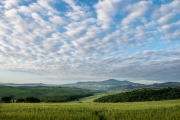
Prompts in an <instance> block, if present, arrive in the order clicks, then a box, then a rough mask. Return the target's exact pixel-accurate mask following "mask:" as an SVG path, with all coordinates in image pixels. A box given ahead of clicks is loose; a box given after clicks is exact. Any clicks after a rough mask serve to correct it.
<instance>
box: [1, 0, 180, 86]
mask: <svg viewBox="0 0 180 120" xmlns="http://www.w3.org/2000/svg"><path fill="white" fill-rule="evenodd" d="M179 6H180V0H0V82H6V83H7V82H14V83H32V82H33V83H39V82H42V83H52V84H62V83H69V82H77V81H91V80H105V79H110V78H115V79H118V80H129V81H133V82H140V83H151V82H166V81H180V9H179Z"/></svg>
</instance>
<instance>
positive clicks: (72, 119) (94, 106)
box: [0, 100, 180, 120]
mask: <svg viewBox="0 0 180 120" xmlns="http://www.w3.org/2000/svg"><path fill="white" fill-rule="evenodd" d="M179 113H180V100H166V101H151V102H126V103H92V102H91V103H37V104H30V103H9V104H5V103H1V104H0V120H180V114H179Z"/></svg>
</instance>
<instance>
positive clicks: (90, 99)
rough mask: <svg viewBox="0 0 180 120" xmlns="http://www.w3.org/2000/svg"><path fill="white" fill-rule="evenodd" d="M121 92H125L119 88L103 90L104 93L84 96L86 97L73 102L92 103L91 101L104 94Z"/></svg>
mask: <svg viewBox="0 0 180 120" xmlns="http://www.w3.org/2000/svg"><path fill="white" fill-rule="evenodd" d="M121 92H123V91H122V90H117V91H107V92H102V93H96V94H94V95H93V96H89V97H84V98H81V99H79V100H78V101H72V102H83V103H90V102H93V101H94V100H95V99H97V98H100V97H102V96H106V95H113V94H118V93H121Z"/></svg>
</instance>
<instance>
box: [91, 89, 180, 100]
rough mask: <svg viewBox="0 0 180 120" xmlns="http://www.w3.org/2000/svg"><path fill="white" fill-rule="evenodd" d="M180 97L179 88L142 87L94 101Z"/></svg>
mask: <svg viewBox="0 0 180 120" xmlns="http://www.w3.org/2000/svg"><path fill="white" fill-rule="evenodd" d="M173 99H180V88H179V87H178V88H156V89H150V88H144V89H137V90H133V91H129V92H122V93H119V94H114V95H107V96H102V97H100V98H98V99H95V100H94V102H103V103H106V102H112V103H116V102H142V101H157V100H173Z"/></svg>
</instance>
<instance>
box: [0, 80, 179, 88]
mask: <svg viewBox="0 0 180 120" xmlns="http://www.w3.org/2000/svg"><path fill="white" fill-rule="evenodd" d="M0 85H4V86H32V87H35V86H61V87H75V88H83V89H90V90H100V91H109V90H126V89H138V88H155V87H180V82H165V83H154V84H150V85H145V84H140V83H133V82H130V81H127V80H123V81H119V80H115V79H109V80H104V81H97V82H94V81H89V82H77V83H72V84H63V85H53V84H51V85H50V84H43V83H29V84H14V83H1V82H0Z"/></svg>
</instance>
